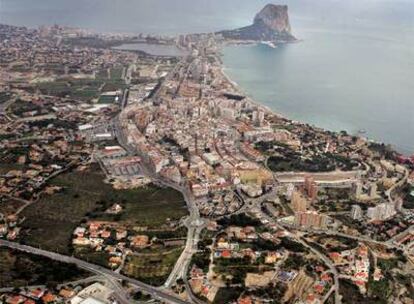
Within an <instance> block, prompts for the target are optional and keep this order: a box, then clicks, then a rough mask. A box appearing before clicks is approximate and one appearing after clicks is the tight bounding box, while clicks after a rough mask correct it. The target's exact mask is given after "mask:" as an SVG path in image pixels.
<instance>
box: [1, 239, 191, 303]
mask: <svg viewBox="0 0 414 304" xmlns="http://www.w3.org/2000/svg"><path fill="white" fill-rule="evenodd" d="M0 247H7V248H11V249H14V250H19V251H23V252H27V253H31V254H35V255H40V256H44V257H46V258H49V259H52V260H55V261H59V262H63V263H68V264H74V265H76V266H77V267H79V268H82V269H85V270H88V271H90V272H92V273H95V274H97V275H102V276H104V277H105V278H108V279H109V280H111V281H124V282H128V283H130V284H131V285H134V286H135V287H136V288H137V289H138V290H140V291H142V292H144V293H146V294H148V295H150V296H151V297H153V298H154V299H157V300H160V301H164V302H166V303H170V304H187V303H189V302H187V301H184V300H182V299H181V298H179V297H178V296H176V295H174V294H172V293H169V292H166V291H164V290H161V289H159V288H156V287H153V286H151V285H148V284H145V283H143V282H141V281H138V280H135V279H132V278H129V277H127V276H124V275H122V274H119V273H116V272H114V271H112V270H109V269H107V268H104V267H102V266H98V265H95V264H91V263H88V262H85V261H83V260H80V259H77V258H75V257H72V256H66V255H62V254H58V253H55V252H50V251H46V250H42V249H39V248H35V247H31V246H27V245H22V244H19V243H15V242H10V241H6V240H0ZM116 292H117V293H120V291H119V290H118V291H116ZM118 295H119V294H118ZM125 301H127V300H125V299H124V300H123V301H122V302H125ZM126 303H128V302H126Z"/></svg>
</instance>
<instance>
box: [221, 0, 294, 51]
mask: <svg viewBox="0 0 414 304" xmlns="http://www.w3.org/2000/svg"><path fill="white" fill-rule="evenodd" d="M218 34H221V35H223V37H224V38H227V39H234V40H254V41H272V42H276V43H281V42H290V41H294V40H296V39H295V37H294V36H293V35H292V34H291V27H290V22H289V14H288V6H287V5H275V4H267V5H266V6H265V7H264V8H263V9H262V10H261V11H260V12H259V13H258V14H257V15H256V16H255V18H254V20H253V24H252V25H249V26H246V27H242V28H239V29H235V30H230V31H221V32H219V33H218Z"/></svg>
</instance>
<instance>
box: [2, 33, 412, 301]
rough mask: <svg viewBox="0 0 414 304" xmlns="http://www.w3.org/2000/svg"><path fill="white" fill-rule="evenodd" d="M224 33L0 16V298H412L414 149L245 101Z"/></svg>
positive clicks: (115, 299) (58, 299) (69, 299)
mask: <svg viewBox="0 0 414 304" xmlns="http://www.w3.org/2000/svg"><path fill="white" fill-rule="evenodd" d="M249 30H251V29H250V28H249ZM249 37H250V36H249ZM289 39H291V38H289ZM226 43H236V41H235V40H234V35H233V34H232V35H230V37H226V35H225V34H221V33H216V34H192V35H181V36H179V37H176V38H170V37H158V36H150V35H142V34H140V35H135V36H134V35H121V34H97V33H93V32H90V31H86V30H81V29H74V28H67V27H61V26H50V27H41V28H39V29H29V28H25V27H15V26H8V25H0V138H1V142H0V257H1V258H0V302H2V303H8V304H20V303H25V304H31V303H71V304H90V303H92V304H95V303H96V304H99V303H101V304H102V303H103V304H109V303H121V304H126V303H145V302H148V303H197V304H198V303H237V304H250V303H256V304H258V303H302V304H304V303H306V304H321V303H332V304H333V303H335V304H339V303H344V304H346V303H372V304H373V303H401V304H412V303H414V302H413V299H414V272H413V269H414V268H413V267H414V174H413V168H414V167H413V163H414V158H409V157H405V156H403V155H400V154H398V153H397V152H395V151H393V150H392V149H391V148H390V147H388V146H386V145H384V144H382V143H376V142H372V141H369V140H367V139H365V138H363V137H360V136H353V135H349V134H347V132H345V131H342V132H339V133H337V132H330V131H326V130H322V129H319V128H317V127H314V126H310V125H308V124H305V123H301V122H297V121H292V120H289V119H287V118H285V117H282V116H280V115H278V114H276V113H273V112H272V111H270V110H269V109H267V108H266V107H264V106H261V105H259V104H257V103H256V102H255V101H254V100H252V99H251V98H250V97H248V96H246V94H245V93H243V91H241V90H240V89H239V88H238V87H237V85H236V84H235V83H233V82H232V81H231V80H230V79H229V78H228V77H227V76H226V74H225V72H224V71H223V66H222V63H221V59H220V48H221V46H222V45H224V44H226ZM244 43H246V42H244ZM128 44H152V45H155V46H157V47H162V48H171V49H175V50H176V51H177V50H179V52H180V53H181V55H180V56H177V55H162V56H160V55H151V54H148V53H144V52H142V51H134V50H124V49H123V48H122V46H123V45H128ZM120 46H121V47H120ZM269 47H272V45H269Z"/></svg>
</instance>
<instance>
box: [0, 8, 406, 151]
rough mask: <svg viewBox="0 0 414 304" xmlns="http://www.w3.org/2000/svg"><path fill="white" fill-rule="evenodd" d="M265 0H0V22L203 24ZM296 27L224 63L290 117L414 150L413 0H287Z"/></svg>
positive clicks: (243, 18)
mask: <svg viewBox="0 0 414 304" xmlns="http://www.w3.org/2000/svg"><path fill="white" fill-rule="evenodd" d="M268 2H269V1H262V0H220V1H219V0H0V23H7V24H14V25H25V26H30V27H37V26H39V25H43V24H54V23H56V24H62V25H69V26H75V27H82V28H88V29H92V30H96V31H101V32H125V33H152V34H168V35H175V34H178V33H192V32H209V31H216V30H221V29H231V28H235V27H239V26H243V25H247V24H250V23H251V21H252V19H253V17H254V15H255V13H256V12H257V11H259V10H260V9H261V8H262V7H263V6H264V5H265V4H266V3H268ZM277 3H280V4H288V5H289V12H290V19H291V25H292V29H293V34H294V35H295V36H296V37H297V38H299V39H300V40H301V41H300V42H298V43H295V44H289V45H284V46H279V47H277V48H276V49H273V48H270V47H268V46H265V45H257V46H229V47H226V48H225V49H224V50H223V60H224V64H225V68H226V72H227V73H228V74H229V75H230V76H231V77H232V78H233V79H234V80H235V81H236V82H237V83H238V84H239V85H240V86H241V87H242V88H243V90H244V91H245V92H246V94H248V95H250V96H252V97H254V98H255V99H256V100H257V101H259V102H261V103H263V104H265V105H267V106H269V107H270V108H272V109H273V110H275V111H276V112H279V113H281V114H283V115H285V116H287V117H289V118H292V119H295V120H300V121H305V122H308V123H311V124H314V125H317V126H320V127H323V128H327V129H330V130H347V131H348V132H350V133H352V134H357V133H358V132H359V131H364V132H365V133H364V135H366V136H368V137H369V138H371V139H374V140H377V141H382V142H385V143H389V144H392V145H393V146H395V147H396V148H397V149H398V150H399V151H401V152H403V153H405V154H412V153H414V136H413V135H412V134H414V85H413V83H414V1H413V0H346V1H343V0H285V1H283V2H277Z"/></svg>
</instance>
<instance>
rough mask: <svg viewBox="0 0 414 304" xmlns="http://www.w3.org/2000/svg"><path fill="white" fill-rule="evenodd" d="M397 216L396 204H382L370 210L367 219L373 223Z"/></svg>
mask: <svg viewBox="0 0 414 304" xmlns="http://www.w3.org/2000/svg"><path fill="white" fill-rule="evenodd" d="M395 214H396V211H395V206H394V204H390V203H382V204H379V205H377V206H375V207H371V208H368V210H367V217H368V218H369V219H370V220H371V221H384V220H387V219H389V218H391V217H392V216H394V215H395Z"/></svg>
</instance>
